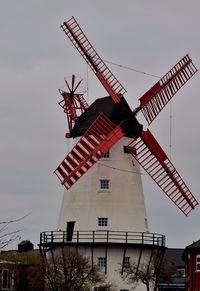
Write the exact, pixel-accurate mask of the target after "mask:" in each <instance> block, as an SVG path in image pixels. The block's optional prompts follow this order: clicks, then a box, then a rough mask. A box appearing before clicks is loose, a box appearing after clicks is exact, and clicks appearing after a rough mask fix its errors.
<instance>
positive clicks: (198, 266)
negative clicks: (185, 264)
mask: <svg viewBox="0 0 200 291" xmlns="http://www.w3.org/2000/svg"><path fill="white" fill-rule="evenodd" d="M196 272H200V255H197V256H196Z"/></svg>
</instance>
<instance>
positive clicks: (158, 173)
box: [127, 130, 198, 215]
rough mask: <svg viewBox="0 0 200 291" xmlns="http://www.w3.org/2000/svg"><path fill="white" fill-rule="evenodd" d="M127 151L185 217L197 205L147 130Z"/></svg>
mask: <svg viewBox="0 0 200 291" xmlns="http://www.w3.org/2000/svg"><path fill="white" fill-rule="evenodd" d="M127 149H128V151H129V153H131V154H132V155H133V157H134V158H135V159H136V160H137V161H138V162H139V164H140V165H141V166H142V167H143V168H144V170H145V171H146V172H147V173H148V174H149V175H150V176H151V178H152V179H153V180H154V181H155V182H156V184H157V185H158V186H159V187H160V188H161V189H162V190H163V191H164V193H165V194H166V195H167V196H168V197H169V198H170V199H171V200H172V201H173V202H174V204H175V205H176V206H177V207H178V208H179V209H180V210H181V211H182V212H183V213H184V214H185V215H188V213H189V212H190V211H191V210H192V209H194V208H195V206H197V205H198V202H197V200H196V199H195V198H194V196H193V195H192V193H191V192H190V190H189V189H188V187H187V186H186V184H185V183H184V181H183V180H182V178H181V177H180V175H179V174H178V172H177V171H176V169H175V168H174V166H173V165H172V163H171V162H170V160H169V159H168V157H167V155H166V154H165V152H164V151H163V149H162V148H161V147H160V145H159V144H158V142H157V141H156V139H155V138H154V137H153V135H152V134H151V132H150V131H149V130H147V131H143V132H142V133H141V134H140V138H139V139H138V140H137V141H136V142H135V141H133V142H132V143H131V144H129V145H128V146H127Z"/></svg>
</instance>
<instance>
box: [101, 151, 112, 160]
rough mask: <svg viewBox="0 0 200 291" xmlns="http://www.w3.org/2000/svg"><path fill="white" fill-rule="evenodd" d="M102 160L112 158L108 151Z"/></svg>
mask: <svg viewBox="0 0 200 291" xmlns="http://www.w3.org/2000/svg"><path fill="white" fill-rule="evenodd" d="M101 158H102V159H109V158H110V152H109V151H107V152H106V153H105V154H103V155H102V156H101Z"/></svg>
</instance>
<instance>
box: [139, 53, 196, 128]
mask: <svg viewBox="0 0 200 291" xmlns="http://www.w3.org/2000/svg"><path fill="white" fill-rule="evenodd" d="M196 72H197V69H196V67H195V66H194V64H193V63H192V60H191V59H190V57H189V55H186V56H184V57H183V58H182V59H181V60H180V61H179V62H178V63H177V64H176V65H175V66H174V67H173V68H172V69H171V70H170V71H169V72H168V73H167V74H166V75H165V76H164V77H162V78H161V79H160V80H159V81H158V82H157V83H156V84H155V85H154V86H153V87H152V88H151V89H150V90H149V91H147V92H146V93H145V94H144V95H143V96H142V97H141V98H139V100H140V107H139V108H140V110H141V111H142V113H143V115H144V117H145V118H146V120H147V122H148V124H150V123H151V122H152V121H153V120H154V119H155V117H156V116H157V115H158V114H159V113H160V111H161V110H162V109H163V108H164V107H165V105H166V104H167V103H168V102H169V101H170V100H171V98H172V97H173V96H174V95H175V94H176V93H177V92H178V90H179V89H180V88H181V87H182V86H183V85H184V84H185V83H186V82H187V81H188V80H189V79H190V78H191V77H192V76H193V75H194V74H195V73H196Z"/></svg>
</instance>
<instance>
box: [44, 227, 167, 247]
mask: <svg viewBox="0 0 200 291" xmlns="http://www.w3.org/2000/svg"><path fill="white" fill-rule="evenodd" d="M67 243H76V244H100V243H106V244H111V243H112V244H136V245H149V246H154V247H156V246H157V247H165V236H164V235H161V234H157V233H149V232H126V231H103V230H97V231H74V232H73V236H72V239H70V240H69V239H68V240H67V232H66V231H45V232H42V233H40V246H43V247H44V246H49V245H51V246H52V245H54V244H67Z"/></svg>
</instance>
